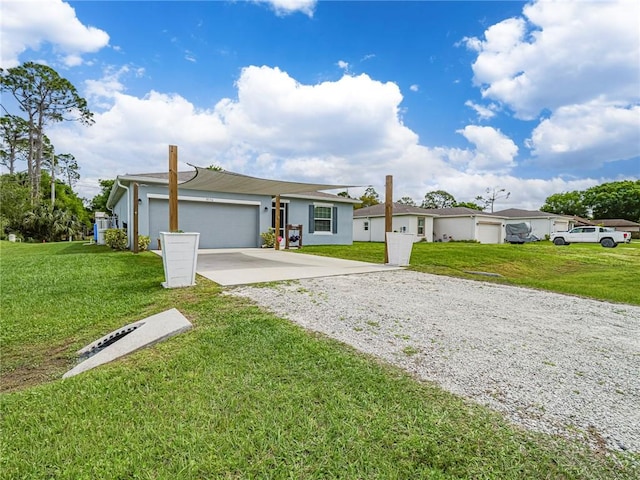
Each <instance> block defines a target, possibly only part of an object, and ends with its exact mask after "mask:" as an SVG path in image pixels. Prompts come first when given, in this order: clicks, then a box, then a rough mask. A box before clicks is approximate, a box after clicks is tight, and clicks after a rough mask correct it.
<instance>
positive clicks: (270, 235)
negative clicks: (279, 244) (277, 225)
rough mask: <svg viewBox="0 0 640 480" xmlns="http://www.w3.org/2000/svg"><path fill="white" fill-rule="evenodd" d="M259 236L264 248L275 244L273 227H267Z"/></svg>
mask: <svg viewBox="0 0 640 480" xmlns="http://www.w3.org/2000/svg"><path fill="white" fill-rule="evenodd" d="M260 237H262V242H263V246H264V247H266V248H273V246H274V245H275V244H276V231H275V230H274V229H273V228H269V230H267V231H266V232H262V233H261V234H260Z"/></svg>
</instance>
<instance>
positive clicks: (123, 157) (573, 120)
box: [0, 0, 640, 209]
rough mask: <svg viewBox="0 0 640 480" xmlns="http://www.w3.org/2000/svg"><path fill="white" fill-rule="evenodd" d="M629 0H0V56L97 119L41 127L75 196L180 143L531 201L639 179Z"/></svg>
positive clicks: (639, 117) (636, 59)
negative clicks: (55, 77)
mask: <svg viewBox="0 0 640 480" xmlns="http://www.w3.org/2000/svg"><path fill="white" fill-rule="evenodd" d="M639 5H640V4H639V3H638V2H636V1H635V0H629V1H620V2H585V1H582V2H571V1H568V2H567V1H564V2H554V1H550V2H515V1H512V2H495V1H489V2H484V1H474V2H463V1H457V2H432V1H426V2H419V1H414V2H402V1H395V2H377V1H374V2H368V1H357V2H340V1H322V2H315V1H313V0H273V1H261V2H257V1H256V2H253V1H196V2H175V1H174V2H172V1H164V2H154V1H144V2H128V1H120V2H106V1H105V2H99V1H91V2H89V1H71V2H64V1H62V0H47V1H45V0H27V1H25V0H20V1H14V0H8V1H3V3H2V7H1V8H2V15H1V20H0V21H1V22H2V23H1V24H0V25H1V28H2V32H1V33H2V36H1V42H2V49H1V52H2V57H1V61H2V67H3V68H7V67H11V66H15V65H18V64H20V63H22V62H25V61H38V62H44V63H46V64H48V65H50V66H52V67H53V68H55V69H56V70H57V71H58V73H59V74H60V75H61V76H63V77H65V78H67V79H69V80H70V81H71V82H72V83H73V84H74V85H75V86H76V88H77V89H78V90H79V92H80V94H81V95H83V96H84V97H85V98H87V100H88V101H89V106H90V108H91V109H92V111H94V113H95V120H96V123H95V125H93V126H91V127H89V128H86V127H81V126H79V125H77V124H74V123H64V124H57V125H55V126H52V127H51V128H50V129H49V130H48V134H49V136H50V138H51V139H52V141H53V143H54V145H55V147H56V151H57V152H58V153H72V154H73V155H74V156H75V157H76V159H77V160H78V163H79V164H80V166H81V171H80V173H81V175H82V179H81V181H80V183H79V184H78V189H79V191H80V193H81V195H83V196H85V197H87V198H91V197H92V196H93V195H94V194H96V193H97V185H98V179H101V178H102V179H106V178H115V176H116V175H120V174H125V173H142V172H151V171H163V170H166V168H167V150H168V145H169V144H176V145H178V147H179V158H180V161H181V166H182V167H183V168H184V169H186V168H188V167H187V165H186V163H191V164H196V165H204V166H206V165H210V164H216V165H220V166H222V167H223V168H225V169H227V170H230V171H234V172H239V173H244V174H248V175H255V176H259V177H268V178H282V179H287V180H300V181H317V182H322V183H327V182H334V183H336V184H351V185H359V186H368V185H372V186H373V187H374V188H376V190H377V191H378V192H379V193H381V194H382V193H383V192H384V178H385V175H389V174H390V175H393V176H394V198H395V199H398V198H400V197H401V196H405V195H407V196H411V197H412V198H413V199H414V200H415V201H417V202H418V203H419V202H420V201H421V200H422V198H423V197H424V194H425V193H426V192H428V191H432V190H438V189H442V190H446V191H448V192H450V193H451V194H453V195H454V196H455V197H456V199H457V200H459V201H471V200H473V198H474V197H475V196H476V195H483V194H484V193H485V190H486V189H487V188H491V189H493V188H505V189H506V190H508V191H510V192H511V195H510V197H509V198H508V199H503V200H501V201H500V204H496V208H503V207H504V208H508V207H522V208H531V209H537V208H539V207H540V206H541V205H542V204H543V203H544V199H545V198H546V197H547V196H548V195H551V194H553V193H557V192H562V191H571V190H582V189H585V188H588V187H589V186H592V185H595V184H599V183H602V182H605V181H613V180H621V179H637V178H640V31H639V30H640V27H639V26H638V22H637V18H639V16H640V6H639ZM4 104H7V105H9V104H10V102H8V101H6V99H5V98H3V105H4ZM362 190H363V188H353V189H351V191H350V192H351V193H352V194H353V195H359V194H360V193H361V192H362Z"/></svg>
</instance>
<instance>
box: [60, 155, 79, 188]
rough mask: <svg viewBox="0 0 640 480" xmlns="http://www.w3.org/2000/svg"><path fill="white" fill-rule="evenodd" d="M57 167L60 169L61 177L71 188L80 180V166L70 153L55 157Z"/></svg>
mask: <svg viewBox="0 0 640 480" xmlns="http://www.w3.org/2000/svg"><path fill="white" fill-rule="evenodd" d="M55 161H56V166H57V167H58V169H59V172H60V176H61V177H62V178H63V179H64V181H65V183H66V184H67V185H69V186H70V187H71V188H73V186H74V185H75V184H76V182H77V181H78V180H80V172H79V171H78V170H80V166H79V165H78V162H77V161H76V157H74V156H73V155H71V154H70V153H61V154H60V155H56V156H55Z"/></svg>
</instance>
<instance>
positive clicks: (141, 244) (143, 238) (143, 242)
mask: <svg viewBox="0 0 640 480" xmlns="http://www.w3.org/2000/svg"><path fill="white" fill-rule="evenodd" d="M150 243H151V238H150V237H149V236H148V235H138V250H139V251H141V252H144V251H145V250H146V249H147V247H149V244H150Z"/></svg>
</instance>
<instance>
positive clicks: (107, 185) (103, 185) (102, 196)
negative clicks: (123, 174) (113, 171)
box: [89, 179, 116, 212]
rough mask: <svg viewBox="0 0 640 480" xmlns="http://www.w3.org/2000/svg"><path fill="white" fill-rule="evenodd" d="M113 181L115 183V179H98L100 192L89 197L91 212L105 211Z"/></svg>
mask: <svg viewBox="0 0 640 480" xmlns="http://www.w3.org/2000/svg"><path fill="white" fill-rule="evenodd" d="M114 183H116V181H115V180H102V179H100V193H99V194H98V195H96V196H95V197H93V199H91V206H90V207H89V208H90V209H91V211H92V212H106V211H107V200H108V199H109V194H110V193H111V189H112V188H113V184H114Z"/></svg>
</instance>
